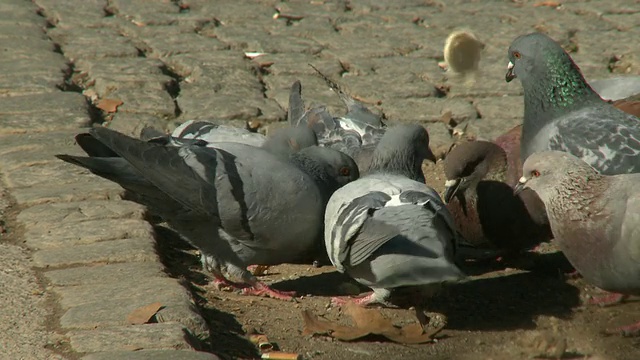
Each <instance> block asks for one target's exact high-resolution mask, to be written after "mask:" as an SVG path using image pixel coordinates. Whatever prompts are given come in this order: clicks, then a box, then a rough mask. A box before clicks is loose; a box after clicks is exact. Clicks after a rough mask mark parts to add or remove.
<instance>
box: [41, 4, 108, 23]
mask: <svg viewBox="0 0 640 360" xmlns="http://www.w3.org/2000/svg"><path fill="white" fill-rule="evenodd" d="M35 2H36V3H37V4H38V6H39V7H40V8H42V9H43V15H44V16H45V17H46V18H47V19H48V20H49V21H50V22H51V23H52V24H54V25H56V26H69V25H72V24H73V25H76V24H77V25H82V24H85V25H86V24H91V23H93V22H97V21H98V20H100V19H102V18H103V17H104V16H105V15H106V14H105V12H104V7H105V6H106V3H107V2H106V1H105V0H83V1H73V2H66V1H56V0H36V1H35Z"/></svg>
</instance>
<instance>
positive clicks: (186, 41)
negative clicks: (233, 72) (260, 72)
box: [142, 27, 230, 58]
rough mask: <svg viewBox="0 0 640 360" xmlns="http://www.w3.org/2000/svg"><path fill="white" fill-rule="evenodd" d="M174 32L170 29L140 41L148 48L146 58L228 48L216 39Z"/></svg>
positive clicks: (192, 33)
mask: <svg viewBox="0 0 640 360" xmlns="http://www.w3.org/2000/svg"><path fill="white" fill-rule="evenodd" d="M154 28H158V27H154ZM174 32H175V30H173V29H172V30H171V32H169V31H167V32H166V33H165V34H159V35H155V36H152V37H149V38H144V39H143V40H142V41H144V43H145V44H146V45H147V46H148V47H149V50H148V51H147V53H146V55H147V57H150V58H163V57H166V56H171V55H176V54H187V53H198V52H205V53H208V52H215V51H220V50H228V49H229V48H230V46H229V45H228V44H226V43H224V42H222V41H220V40H218V39H214V38H210V37H206V36H201V35H199V34H196V33H195V32H191V33H178V34H175V33H174ZM169 34H171V35H169Z"/></svg>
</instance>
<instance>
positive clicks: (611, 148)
mask: <svg viewBox="0 0 640 360" xmlns="http://www.w3.org/2000/svg"><path fill="white" fill-rule="evenodd" d="M508 58H509V63H508V67H507V74H506V81H508V82H509V81H511V80H512V79H514V78H516V77H517V78H518V79H520V81H521V83H522V86H523V89H524V101H525V114H524V122H523V125H521V126H518V127H516V128H514V129H512V130H510V131H509V132H507V133H505V134H504V135H502V136H500V137H498V138H496V139H495V140H494V141H493V142H491V141H481V140H477V141H470V142H464V143H461V144H458V145H457V146H456V147H454V148H453V149H452V150H451V151H450V152H449V153H448V154H447V155H446V158H445V159H444V170H445V175H446V178H447V180H446V183H445V189H446V190H445V192H444V194H443V199H444V200H443V199H442V198H441V197H440V195H439V194H438V193H437V192H436V191H435V190H433V189H432V188H431V187H429V186H428V185H427V184H426V180H425V177H424V174H423V172H422V163H423V161H424V160H429V161H432V162H435V161H436V158H435V157H434V155H433V153H432V152H431V150H430V149H429V135H428V134H427V131H426V129H425V128H424V127H423V126H421V125H417V124H402V125H396V126H386V125H385V124H384V123H383V121H382V119H381V118H380V117H379V116H377V115H376V114H374V113H372V112H371V111H369V109H367V108H366V107H365V106H364V105H363V104H361V103H360V102H358V101H356V100H354V99H353V98H351V97H350V96H348V95H347V94H346V93H345V92H344V91H343V90H342V89H341V88H340V87H339V86H338V85H337V84H335V83H333V82H332V81H331V80H330V79H328V78H326V77H325V76H324V75H322V74H320V75H321V76H322V77H323V78H324V79H325V81H326V82H327V83H328V84H329V86H330V88H331V89H333V90H334V91H335V92H336V93H337V94H338V95H339V96H340V98H341V99H342V101H343V102H344V103H345V105H346V107H347V112H346V114H345V115H344V116H342V117H334V116H332V115H331V114H330V113H329V112H328V111H327V110H326V108H324V107H314V108H311V109H306V108H305V105H304V102H303V99H302V94H301V90H302V88H301V84H300V83H299V82H295V83H294V84H293V86H292V88H291V93H290V99H289V111H288V122H289V127H287V128H283V129H281V130H280V131H278V132H276V133H275V134H273V135H270V136H269V137H265V136H263V135H260V134H257V133H251V132H248V131H246V130H244V129H240V128H235V127H229V126H224V125H217V124H214V123H211V122H206V121H188V122H186V123H184V124H183V125H181V126H180V127H179V128H177V129H176V130H175V131H174V132H173V133H172V134H171V135H168V136H167V135H164V134H162V133H160V132H158V131H155V130H153V129H147V130H145V131H143V134H142V135H141V137H142V139H135V138H131V137H128V136H125V135H123V134H120V133H117V132H115V131H112V130H109V129H107V128H104V127H95V128H92V129H90V130H89V131H88V133H83V134H79V135H77V136H76V141H77V143H78V145H79V146H80V147H81V148H82V149H83V150H84V151H85V152H86V153H87V155H88V156H71V155H57V157H58V158H60V159H62V160H64V161H66V162H69V163H72V164H74V165H78V166H81V167H84V168H86V169H88V170H90V171H91V172H92V173H94V174H96V175H98V176H101V177H103V178H106V179H109V180H111V181H114V182H116V183H118V184H120V185H121V186H122V187H123V188H124V189H126V190H127V191H128V192H129V193H130V197H131V198H132V199H134V200H135V201H137V202H139V203H141V204H143V205H145V206H146V207H147V208H148V209H149V211H150V212H151V213H152V214H154V215H156V216H158V217H160V218H161V219H162V220H164V221H166V222H167V223H168V224H169V225H170V226H171V227H173V228H174V229H175V230H176V231H177V232H179V233H180V234H181V235H182V236H184V237H185V238H186V239H187V240H188V241H189V242H190V243H191V244H192V245H193V246H194V247H196V248H197V249H199V250H200V253H201V262H202V265H203V267H204V268H205V269H206V270H208V271H209V272H211V274H212V275H213V277H214V283H215V284H216V285H218V286H226V287H232V288H236V289H241V291H242V292H243V293H244V294H253V295H264V296H269V297H273V298H277V299H282V300H288V299H291V298H292V297H293V296H295V294H293V293H288V292H282V291H278V290H275V289H272V288H270V287H269V286H267V285H266V284H264V283H263V282H261V281H259V280H258V279H257V278H256V277H255V276H254V275H253V274H252V273H251V272H249V271H248V270H247V267H248V266H249V265H275V264H281V263H309V262H311V261H314V260H323V259H324V260H326V259H327V257H328V260H329V261H330V262H331V263H332V264H333V265H334V266H335V267H336V268H337V270H338V271H340V272H342V273H346V274H348V275H349V276H350V277H352V278H353V279H355V280H356V281H357V282H359V283H360V284H363V285H365V286H367V287H370V288H371V289H372V290H373V291H372V292H371V293H369V294H366V295H365V296H361V297H358V298H355V299H347V298H334V299H332V302H333V303H334V304H341V303H344V302H345V301H350V300H353V301H355V302H356V303H358V304H361V305H367V304H372V303H380V304H398V303H403V304H405V305H406V304H408V305H411V306H415V307H416V309H419V308H420V306H421V305H422V301H421V299H422V298H424V297H425V296H429V294H430V293H432V292H434V291H437V289H438V288H439V287H440V285H442V284H443V283H448V282H456V281H459V280H462V279H464V278H465V274H464V273H463V272H462V271H461V270H460V269H459V268H458V267H457V266H456V264H455V260H456V250H457V248H458V246H459V245H461V244H464V245H467V246H474V247H479V248H495V249H503V250H508V251H518V250H522V249H526V248H531V247H533V246H535V245H537V244H539V243H540V242H542V241H548V240H550V239H552V238H554V239H555V241H556V242H557V243H558V244H559V246H560V248H561V250H562V251H563V252H564V254H565V255H566V256H567V258H568V259H569V261H570V262H571V264H572V265H573V266H574V267H575V268H576V270H577V271H578V272H579V273H580V274H581V275H582V276H583V277H584V278H585V280H586V281H588V282H590V283H592V284H594V285H596V286H598V287H600V288H602V289H604V290H606V291H610V292H614V293H616V294H617V295H614V296H613V299H614V300H617V301H620V300H623V299H624V298H626V297H627V296H629V295H640V226H638V224H639V223H640V190H637V189H636V187H637V186H636V185H637V184H638V183H640V174H634V173H640V156H638V155H639V154H640V119H639V118H638V117H637V116H639V115H640V99H639V98H638V97H637V96H636V97H635V98H634V97H633V96H631V97H629V96H630V95H636V94H639V93H640V78H638V77H630V78H627V79H611V80H609V81H607V80H602V81H600V82H598V83H596V82H593V83H592V84H591V85H590V84H588V83H587V82H586V81H585V79H584V77H583V75H582V74H581V72H580V70H579V68H578V66H577V65H576V64H575V63H574V62H573V60H572V59H571V57H570V56H569V55H568V54H567V53H566V52H565V51H564V50H563V49H562V48H561V47H560V46H559V45H558V44H557V43H556V42H554V41H553V40H552V39H550V38H549V37H547V36H546V35H543V34H540V33H532V34H528V35H523V36H520V37H518V38H517V39H515V40H514V42H513V43H512V45H511V46H510V48H509V50H508ZM629 79H631V80H629ZM625 98H626V99H625ZM634 114H635V115H634ZM323 238H324V241H322V240H323ZM411 294H413V295H411ZM416 294H419V295H421V296H415V295H416ZM407 295H409V296H407ZM611 298H612V297H609V300H611ZM620 331H621V332H623V333H627V334H629V333H640V323H638V324H635V325H630V326H627V327H624V328H621V329H620Z"/></svg>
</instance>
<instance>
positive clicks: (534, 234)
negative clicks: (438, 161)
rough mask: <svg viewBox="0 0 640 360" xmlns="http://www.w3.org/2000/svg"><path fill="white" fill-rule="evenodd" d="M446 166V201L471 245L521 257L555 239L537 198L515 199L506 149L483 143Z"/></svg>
mask: <svg viewBox="0 0 640 360" xmlns="http://www.w3.org/2000/svg"><path fill="white" fill-rule="evenodd" d="M443 165H444V174H445V176H446V179H447V180H446V182H445V192H444V196H443V197H444V201H445V202H446V203H447V209H449V211H450V212H451V214H452V216H453V218H454V219H455V222H456V225H457V227H458V229H459V231H460V233H461V234H462V237H463V238H464V242H465V243H466V244H470V245H472V246H474V247H480V248H495V249H498V250H507V251H511V252H515V251H518V250H522V249H526V248H530V247H533V246H535V245H538V244H539V243H540V242H543V241H548V240H550V239H551V238H552V237H553V235H552V234H551V229H550V228H549V224H548V220H547V216H546V212H545V208H544V204H543V203H542V202H541V201H540V198H538V196H537V195H536V194H535V192H533V191H531V190H527V191H524V192H522V193H521V194H519V195H514V194H513V188H512V187H511V186H512V185H510V184H509V183H508V182H507V180H508V179H507V175H508V174H509V172H510V171H509V169H508V163H507V154H506V153H505V151H504V150H503V149H502V148H501V147H500V146H498V145H496V144H494V143H492V142H488V141H479V140H478V141H470V142H465V143H461V144H459V145H457V146H456V147H455V148H453V150H451V152H449V153H448V154H447V156H446V158H445V159H444V164H443ZM513 185H515V181H514V182H513Z"/></svg>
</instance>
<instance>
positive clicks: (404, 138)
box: [325, 125, 464, 305]
mask: <svg viewBox="0 0 640 360" xmlns="http://www.w3.org/2000/svg"><path fill="white" fill-rule="evenodd" d="M428 143H429V137H428V134H427V131H426V130H425V129H424V128H423V127H422V126H420V125H398V126H395V127H390V128H389V130H388V131H387V132H386V134H385V135H384V136H383V137H382V139H381V141H380V143H379V144H378V146H377V147H376V150H375V152H374V153H373V159H372V163H371V168H370V173H369V175H367V176H365V177H363V178H361V179H359V180H357V181H354V182H353V183H350V184H348V185H346V186H344V187H343V188H341V189H339V190H338V191H336V192H335V193H334V194H333V196H332V197H331V199H330V201H329V204H328V205H327V211H326V214H325V223H326V227H325V246H326V249H327V254H328V255H329V259H330V260H331V262H332V263H333V264H334V265H335V266H336V268H337V269H338V271H340V272H344V273H346V274H348V275H349V276H351V277H352V278H354V279H355V280H356V281H358V282H359V283H361V284H363V285H366V286H368V287H371V288H372V289H373V293H372V294H371V295H368V296H365V297H362V298H359V299H358V300H356V302H357V303H359V304H361V305H366V304H370V303H383V304H385V303H387V302H388V301H392V300H390V299H392V298H393V296H392V295H394V293H396V292H397V291H398V290H399V289H400V288H403V289H404V288H407V287H408V288H410V289H414V290H415V289H422V290H425V293H428V292H430V291H433V290H434V288H437V287H439V285H441V284H442V283H444V282H448V281H456V280H459V279H461V278H463V276H464V275H463V274H462V272H461V271H460V270H459V269H458V268H457V267H456V265H454V264H453V256H454V251H455V246H456V241H457V234H456V230H455V225H454V223H453V219H452V217H451V215H450V214H449V212H448V211H447V209H446V207H445V206H444V204H443V203H442V200H441V199H440V197H439V196H438V194H437V192H436V191H435V190H433V189H432V188H430V187H428V186H426V185H425V183H424V176H423V175H422V170H421V164H422V161H423V160H424V159H425V157H426V156H428V155H427V151H426V149H428V145H429V144H428ZM413 300H416V301H417V304H414V305H419V304H420V301H419V299H415V298H414V299H413ZM342 301H344V300H340V299H334V302H338V303H340V302H342Z"/></svg>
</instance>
